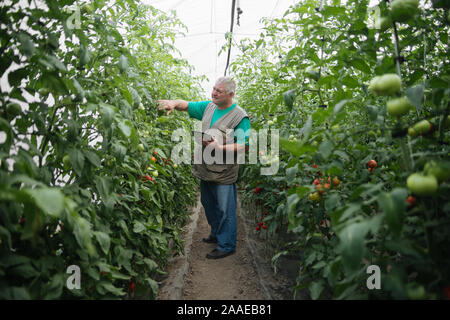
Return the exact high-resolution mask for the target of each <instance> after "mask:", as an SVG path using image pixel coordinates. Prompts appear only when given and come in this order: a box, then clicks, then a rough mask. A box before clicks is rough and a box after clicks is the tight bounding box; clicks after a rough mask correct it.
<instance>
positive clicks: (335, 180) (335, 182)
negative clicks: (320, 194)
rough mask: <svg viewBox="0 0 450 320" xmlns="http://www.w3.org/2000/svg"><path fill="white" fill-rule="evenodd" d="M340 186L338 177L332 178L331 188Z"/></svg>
mask: <svg viewBox="0 0 450 320" xmlns="http://www.w3.org/2000/svg"><path fill="white" fill-rule="evenodd" d="M340 184H341V180H339V178H338V177H334V178H333V186H335V187H337V186H339V185H340Z"/></svg>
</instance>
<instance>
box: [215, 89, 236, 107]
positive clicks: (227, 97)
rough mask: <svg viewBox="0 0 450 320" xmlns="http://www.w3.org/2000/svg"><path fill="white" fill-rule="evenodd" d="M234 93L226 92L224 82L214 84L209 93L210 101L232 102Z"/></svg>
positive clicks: (219, 103) (216, 102) (220, 103)
mask: <svg viewBox="0 0 450 320" xmlns="http://www.w3.org/2000/svg"><path fill="white" fill-rule="evenodd" d="M233 95H234V93H227V91H226V90H225V85H224V84H216V85H215V86H214V88H213V91H212V93H211V98H212V101H213V102H214V103H215V104H217V105H223V104H227V103H230V102H232V100H233Z"/></svg>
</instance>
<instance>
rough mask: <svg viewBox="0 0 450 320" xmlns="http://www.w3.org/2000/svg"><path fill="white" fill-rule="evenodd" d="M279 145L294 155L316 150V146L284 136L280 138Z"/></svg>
mask: <svg viewBox="0 0 450 320" xmlns="http://www.w3.org/2000/svg"><path fill="white" fill-rule="evenodd" d="M280 147H281V148H283V149H285V150H286V151H288V152H290V153H292V154H293V155H294V156H301V155H303V154H305V153H308V152H314V151H316V150H317V147H314V146H310V145H303V143H302V142H300V141H290V140H288V139H284V138H280Z"/></svg>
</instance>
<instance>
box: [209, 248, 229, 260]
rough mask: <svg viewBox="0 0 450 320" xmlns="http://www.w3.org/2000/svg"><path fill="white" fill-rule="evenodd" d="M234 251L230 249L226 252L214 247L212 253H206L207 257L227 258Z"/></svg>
mask: <svg viewBox="0 0 450 320" xmlns="http://www.w3.org/2000/svg"><path fill="white" fill-rule="evenodd" d="M233 253H234V251H229V252H225V251H221V250H219V249H214V250H213V251H211V252H210V253H208V254H207V255H206V258H208V259H221V258H225V257H227V256H229V255H231V254H233Z"/></svg>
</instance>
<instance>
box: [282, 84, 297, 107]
mask: <svg viewBox="0 0 450 320" xmlns="http://www.w3.org/2000/svg"><path fill="white" fill-rule="evenodd" d="M283 99H284V103H285V104H286V106H287V107H288V108H289V110H290V109H292V106H293V105H294V100H295V89H292V90H288V91H286V92H284V93H283Z"/></svg>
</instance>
